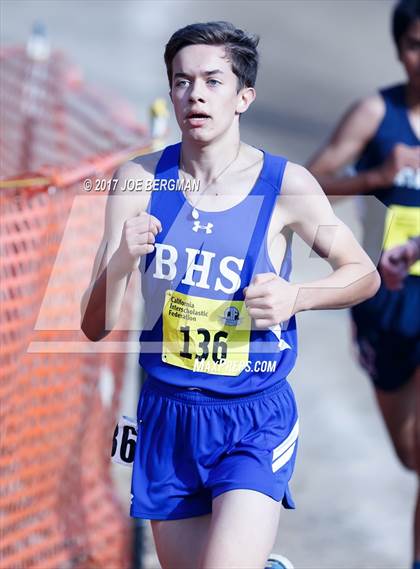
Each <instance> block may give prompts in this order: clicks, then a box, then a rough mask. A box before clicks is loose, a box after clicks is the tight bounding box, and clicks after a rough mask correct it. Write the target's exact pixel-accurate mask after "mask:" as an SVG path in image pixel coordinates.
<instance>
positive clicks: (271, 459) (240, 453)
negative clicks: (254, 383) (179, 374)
mask: <svg viewBox="0 0 420 569" xmlns="http://www.w3.org/2000/svg"><path fill="white" fill-rule="evenodd" d="M137 420H138V427H139V431H138V439H137V445H136V453H135V458H134V464H133V476H132V483H131V493H132V502H131V509H130V515H131V516H132V517H135V518H143V519H150V520H176V519H181V518H189V517H193V516H201V515H204V514H208V513H210V512H211V511H212V500H213V499H214V498H216V497H217V496H219V495H220V494H223V493H224V492H227V491H229V490H235V489H248V490H256V491H258V492H261V493H263V494H266V495H267V496H270V497H271V498H273V499H274V500H276V501H277V502H279V501H280V500H282V503H283V506H284V507H285V508H294V507H295V505H294V503H293V499H292V497H291V494H290V491H289V486H288V483H289V480H290V478H291V476H292V473H293V468H294V464H295V458H296V450H297V437H298V429H299V426H298V415H297V409H296V402H295V398H294V395H293V391H292V389H291V387H290V385H289V383H288V382H287V380H285V379H283V380H280V381H279V383H278V384H276V385H274V386H273V387H270V388H268V389H266V390H265V391H261V392H259V393H257V394H253V395H248V396H242V397H225V396H222V395H218V394H215V393H213V392H209V391H205V390H202V389H199V388H183V387H178V386H172V385H169V384H166V383H164V382H161V381H159V380H157V379H155V378H152V377H149V378H148V379H147V381H146V382H145V384H144V386H143V389H142V391H141V395H140V399H139V404H138V409H137Z"/></svg>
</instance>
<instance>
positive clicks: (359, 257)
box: [283, 163, 380, 310]
mask: <svg viewBox="0 0 420 569" xmlns="http://www.w3.org/2000/svg"><path fill="white" fill-rule="evenodd" d="M283 186H284V189H283V201H284V208H285V211H286V216H287V220H288V223H287V224H288V226H289V227H290V229H292V231H294V232H296V233H297V234H298V235H300V236H301V237H302V238H303V239H304V241H305V242H306V243H307V244H308V245H309V246H310V247H311V248H312V249H313V250H314V251H315V252H316V253H317V254H318V255H320V257H322V258H324V259H325V260H326V261H328V263H329V264H330V266H331V268H332V273H331V274H330V275H328V276H327V277H326V278H323V279H319V280H317V281H314V282H307V283H300V284H299V285H298V287H299V290H298V296H297V308H298V310H308V309H309V310H314V309H330V308H346V307H349V306H353V305H355V304H358V303H359V302H362V301H363V300H366V299H367V298H370V297H371V296H373V295H374V294H375V293H376V291H377V290H378V288H379V285H380V277H379V274H378V272H377V270H376V268H375V266H374V264H373V263H372V261H371V260H370V258H369V256H368V255H367V254H366V252H365V251H364V250H363V249H362V247H361V246H360V245H359V243H358V241H357V240H356V238H355V236H354V235H353V233H352V231H351V230H350V229H349V228H348V227H347V225H345V224H344V223H343V222H342V221H341V220H340V219H339V218H337V216H336V215H335V213H334V211H333V210H332V208H331V205H330V203H329V201H328V199H327V197H326V196H325V194H324V192H323V190H322V188H321V187H320V185H319V184H318V182H317V181H316V180H315V178H314V177H313V176H312V175H311V174H310V173H309V172H308V171H307V170H306V169H305V168H303V167H302V166H299V165H297V164H293V163H288V165H287V167H286V172H285V178H284V182H283Z"/></svg>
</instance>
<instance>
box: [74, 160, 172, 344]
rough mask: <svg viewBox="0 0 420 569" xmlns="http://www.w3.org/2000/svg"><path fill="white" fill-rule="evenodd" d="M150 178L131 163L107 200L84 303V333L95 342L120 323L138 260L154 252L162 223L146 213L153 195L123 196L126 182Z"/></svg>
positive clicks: (118, 175) (120, 173) (119, 175)
mask: <svg viewBox="0 0 420 569" xmlns="http://www.w3.org/2000/svg"><path fill="white" fill-rule="evenodd" d="M146 177H150V174H149V173H147V172H146V171H145V170H144V169H143V167H142V166H141V165H139V164H136V163H133V162H129V163H127V164H124V165H123V166H121V167H120V168H119V169H118V170H117V172H116V173H115V175H114V178H117V179H118V184H117V187H116V191H113V192H112V194H110V195H109V196H108V200H107V205H106V212H105V228H104V234H103V237H102V241H101V244H100V246H99V248H98V252H97V254H96V257H95V261H94V265H93V270H92V276H91V282H90V285H89V287H88V288H87V290H86V291H85V293H84V294H83V297H82V301H81V329H82V330H83V332H84V334H85V335H86V336H87V337H88V338H89V339H90V340H92V341H95V342H96V341H98V340H101V339H102V338H104V337H105V336H106V335H107V334H108V333H109V332H110V331H111V330H112V329H113V327H114V326H115V324H116V323H117V321H118V318H119V315H120V311H121V306H122V302H123V298H124V294H125V291H126V289H127V286H128V283H129V280H130V277H131V273H132V272H133V271H134V270H136V269H137V267H138V263H139V258H140V257H141V256H143V255H146V254H147V253H150V252H151V251H153V248H154V245H153V244H154V242H155V235H156V234H157V233H158V231H160V230H161V225H160V222H159V220H158V219H157V218H156V217H154V216H152V215H149V214H148V213H146V209H147V205H148V201H149V199H150V193H147V192H137V193H136V194H134V195H133V194H131V193H130V194H124V192H123V190H122V188H123V187H124V182H125V181H126V180H129V179H136V180H139V179H141V178H146Z"/></svg>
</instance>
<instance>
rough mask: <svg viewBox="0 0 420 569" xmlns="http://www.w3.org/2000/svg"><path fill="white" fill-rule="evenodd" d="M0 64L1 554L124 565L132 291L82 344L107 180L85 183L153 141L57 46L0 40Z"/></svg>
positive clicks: (56, 564)
mask: <svg viewBox="0 0 420 569" xmlns="http://www.w3.org/2000/svg"><path fill="white" fill-rule="evenodd" d="M0 66H1V81H0V108H1V117H0V120H1V133H0V152H1V164H0V168H1V170H0V176H1V190H0V191H1V194H0V197H1V229H0V245H1V261H0V271H1V273H0V276H1V306H0V319H1V379H0V436H1V442H0V465H1V468H0V470H1V495H0V504H1V505H0V559H1V561H0V564H1V567H2V569H12V568H19V569H21V568H27V567H34V568H40V569H48V568H51V569H52V568H54V569H59V568H60V569H70V568H84V569H90V568H92V569H93V568H103V569H119V568H126V567H129V565H130V557H131V535H130V533H131V532H130V527H129V519H128V516H127V512H126V511H123V508H122V506H121V505H120V502H119V500H118V498H117V497H116V494H115V490H114V487H113V482H112V479H111V474H110V460H109V455H110V449H111V442H112V433H113V429H114V427H115V423H116V419H117V414H118V408H119V403H120V396H121V387H122V381H123V375H124V370H125V364H126V359H127V354H126V352H127V350H126V349H124V345H125V342H126V341H127V340H128V334H129V332H128V331H127V330H128V329H129V328H130V325H129V321H130V319H131V318H132V310H131V304H132V302H131V301H132V297H130V295H132V293H131V292H130V291H128V293H127V298H126V301H125V304H124V308H123V314H122V316H121V319H120V321H119V325H118V329H116V330H114V331H113V332H112V333H111V334H110V335H109V336H108V337H107V338H105V339H104V340H103V341H101V342H100V343H99V344H96V343H92V342H89V340H87V338H85V337H84V335H83V333H82V332H81V330H80V300H81V295H82V293H83V291H84V290H85V289H86V287H87V286H88V283H89V280H90V275H91V271H92V261H93V258H94V254H95V251H96V249H97V247H98V240H99V239H100V236H101V234H102V228H103V223H104V206H105V201H106V192H101V195H100V196H99V195H98V193H96V192H91V193H89V194H88V193H86V191H85V190H84V188H83V183H84V181H85V180H86V179H88V180H90V181H91V183H92V185H94V184H95V180H97V179H98V178H100V179H108V178H109V177H110V176H111V174H112V172H113V171H114V170H115V168H116V167H118V165H119V164H121V163H122V162H124V161H125V160H128V159H129V158H130V157H132V156H135V155H138V154H141V153H144V152H146V151H149V150H150V147H151V139H150V137H149V133H148V129H146V128H145V127H143V126H142V125H139V124H138V122H137V121H136V117H135V113H134V111H133V110H132V109H131V108H130V107H129V105H127V104H126V103H125V102H124V101H121V100H119V99H118V98H117V97H115V96H114V95H110V94H109V93H107V94H105V93H104V92H103V90H95V89H94V88H92V87H91V86H90V85H89V84H87V83H86V82H85V81H84V80H83V78H82V76H81V73H80V71H79V69H78V68H77V67H75V66H74V65H73V64H71V63H70V62H69V60H68V59H67V58H66V57H65V55H64V54H62V53H59V52H52V53H51V54H49V56H48V57H45V58H38V59H36V58H33V57H30V56H29V55H28V53H27V51H26V50H25V48H23V47H6V48H2V50H1V51H0ZM98 346H100V348H98ZM121 346H122V347H121Z"/></svg>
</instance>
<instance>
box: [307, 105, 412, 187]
mask: <svg viewBox="0 0 420 569" xmlns="http://www.w3.org/2000/svg"><path fill="white" fill-rule="evenodd" d="M384 115H385V104H384V101H383V99H382V97H381V96H380V95H373V96H371V97H368V98H366V99H364V100H362V101H361V102H359V103H357V104H356V105H354V106H353V107H352V108H351V109H350V110H349V111H348V112H347V113H346V114H345V115H344V117H343V118H342V120H341V121H340V123H339V124H338V126H337V128H336V129H335V131H334V132H333V134H332V136H331V138H330V139H329V140H328V142H327V143H326V144H325V145H324V146H323V147H322V148H321V149H320V150H319V151H318V152H317V153H316V154H315V156H313V157H312V158H311V159H310V161H309V163H308V165H307V168H308V170H310V172H311V173H312V174H313V175H314V176H315V178H316V179H317V180H318V182H319V184H320V185H321V186H322V188H323V190H324V192H325V193H326V194H327V195H344V196H351V195H359V194H366V193H369V192H374V191H376V190H377V189H378V188H386V187H389V186H390V185H392V183H393V181H394V179H395V176H396V175H397V173H398V172H399V171H400V170H401V169H402V168H403V167H405V166H411V167H412V168H416V167H417V164H418V154H417V153H416V151H415V149H414V148H411V147H409V146H406V145H405V144H396V145H395V146H394V148H393V149H392V151H391V153H390V154H389V156H388V157H387V159H386V160H385V162H384V163H383V164H381V165H380V166H378V167H377V168H372V169H370V170H367V171H365V172H360V173H358V174H356V175H355V176H345V175H344V176H343V175H341V176H340V175H337V174H338V173H339V172H340V171H341V170H342V169H343V168H344V167H345V166H348V165H350V164H353V163H354V162H355V161H356V160H357V158H358V157H359V156H360V154H361V153H362V151H363V149H364V148H365V147H366V145H367V144H368V143H369V141H370V140H371V139H372V138H373V136H374V135H375V133H376V131H377V129H378V127H379V125H380V123H381V121H382V119H383V117H384ZM417 152H418V151H417Z"/></svg>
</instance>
